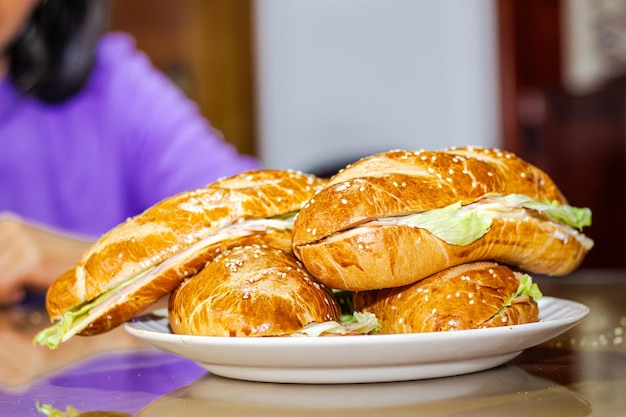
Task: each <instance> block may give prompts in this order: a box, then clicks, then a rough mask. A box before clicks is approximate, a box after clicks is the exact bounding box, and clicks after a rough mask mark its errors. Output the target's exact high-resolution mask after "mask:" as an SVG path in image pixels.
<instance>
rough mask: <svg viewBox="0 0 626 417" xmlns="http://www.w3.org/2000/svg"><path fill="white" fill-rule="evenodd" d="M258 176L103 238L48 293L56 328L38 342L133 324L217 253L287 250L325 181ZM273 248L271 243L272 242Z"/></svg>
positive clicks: (149, 213) (221, 183)
mask: <svg viewBox="0 0 626 417" xmlns="http://www.w3.org/2000/svg"><path fill="white" fill-rule="evenodd" d="M325 181H326V180H322V179H320V178H317V177H315V176H313V175H309V174H304V173H300V172H294V171H282V170H257V171H249V172H244V173H241V174H237V175H234V176H232V177H228V178H225V179H222V180H218V181H216V182H214V183H212V184H210V185H208V186H206V187H204V188H200V189H196V190H191V191H187V192H183V193H180V194H178V195H175V196H172V197H170V198H167V199H165V200H163V201H161V202H159V203H157V204H156V205H154V206H153V207H151V208H149V209H147V210H146V211H144V212H143V213H141V214H139V215H137V216H135V217H133V218H130V219H128V220H127V221H126V222H124V223H122V224H120V225H119V226H117V227H115V228H114V229H112V230H110V231H109V232H108V233H106V234H105V235H103V236H102V237H101V238H100V239H99V240H98V241H97V242H96V243H95V244H94V245H93V246H92V247H91V248H90V249H88V251H87V252H86V253H85V254H84V256H83V257H82V259H81V260H80V261H79V262H78V263H77V264H76V265H75V266H74V267H73V268H72V269H71V270H69V271H67V272H66V273H65V274H63V275H62V276H60V277H59V278H58V279H57V280H56V281H55V282H54V283H53V284H52V285H51V286H50V288H49V289H48V292H47V294H46V308H47V310H48V314H49V315H50V318H51V320H52V321H54V322H55V324H54V325H53V326H52V327H51V328H49V329H46V330H44V331H43V332H42V333H40V334H39V335H37V337H36V339H35V341H36V342H38V343H40V344H46V345H48V346H49V347H51V348H54V347H56V346H57V345H58V343H60V342H62V341H65V340H67V339H69V338H70V337H71V336H72V335H74V334H81V335H94V334H98V333H102V332H105V331H108V330H110V329H112V328H114V327H116V326H118V325H119V324H121V323H123V322H125V321H128V320H130V319H131V318H132V317H134V316H135V315H137V314H138V313H139V312H141V311H142V310H144V309H145V308H147V307H149V306H150V305H152V304H154V303H155V302H156V301H158V300H159V299H161V298H162V297H164V296H166V295H168V294H169V293H170V292H171V291H173V290H174V288H176V286H177V285H178V284H179V283H180V282H181V281H182V280H183V279H184V278H185V277H187V276H191V275H193V274H195V273H196V272H197V271H198V270H200V269H201V268H202V267H203V266H204V265H205V264H206V262H208V261H210V260H211V259H212V258H213V257H215V256H216V255H218V254H219V253H220V251H222V250H226V249H229V248H231V247H234V246H241V245H250V244H255V243H265V244H271V245H274V246H277V247H281V248H284V249H287V250H288V249H289V248H290V243H291V227H292V224H293V215H294V214H295V213H296V212H297V211H298V210H300V208H301V207H302V206H303V205H304V203H305V202H306V201H307V200H308V199H309V198H310V197H311V196H313V195H314V194H315V192H316V191H317V190H319V189H320V188H321V187H322V186H323V185H324V183H325ZM268 239H269V242H273V243H268Z"/></svg>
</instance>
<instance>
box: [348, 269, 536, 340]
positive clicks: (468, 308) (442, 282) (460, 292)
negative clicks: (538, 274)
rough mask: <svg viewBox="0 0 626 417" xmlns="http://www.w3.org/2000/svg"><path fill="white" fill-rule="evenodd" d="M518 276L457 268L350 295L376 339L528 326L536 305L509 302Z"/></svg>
mask: <svg viewBox="0 0 626 417" xmlns="http://www.w3.org/2000/svg"><path fill="white" fill-rule="evenodd" d="M520 276H521V274H520V273H518V272H513V271H512V270H511V269H509V268H507V267H505V266H502V265H498V264H495V263H492V262H477V263H468V264H463V265H459V266H456V267H452V268H449V269H446V270H444V271H442V272H439V273H437V274H434V275H432V276H430V277H428V278H425V279H423V280H421V281H418V282H416V283H414V284H410V285H406V286H403V287H398V288H387V289H383V290H372V291H359V292H355V293H353V303H354V308H355V310H356V311H361V312H371V313H374V314H375V315H376V316H377V317H378V318H379V319H380V320H381V333H387V334H389V333H422V332H437V331H449V330H465V329H479V328H486V327H497V326H508V325H514V324H522V323H532V322H535V321H537V319H538V313H539V312H538V308H537V303H536V302H535V301H534V300H533V299H532V298H530V297H528V296H523V297H521V298H519V299H517V300H515V301H514V302H513V303H512V304H511V305H510V306H509V307H507V308H505V309H504V310H503V311H502V312H500V311H501V310H502V309H503V308H504V306H505V303H507V301H508V300H509V299H510V298H511V297H512V296H513V295H514V294H515V293H516V291H517V289H518V287H519V284H520Z"/></svg>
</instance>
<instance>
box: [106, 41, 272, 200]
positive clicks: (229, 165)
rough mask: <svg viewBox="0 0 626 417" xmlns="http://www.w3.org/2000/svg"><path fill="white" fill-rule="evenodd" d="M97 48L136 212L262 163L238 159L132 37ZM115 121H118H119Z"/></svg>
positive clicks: (229, 145) (235, 152) (234, 150)
mask: <svg viewBox="0 0 626 417" xmlns="http://www.w3.org/2000/svg"><path fill="white" fill-rule="evenodd" d="M108 37H109V38H110V39H109V41H110V42H109V45H107V44H105V45H103V46H102V47H101V48H100V59H101V62H102V65H101V66H102V67H103V69H104V70H105V73H107V74H108V76H109V77H110V80H109V82H108V85H109V87H108V91H107V97H108V100H109V102H110V107H112V108H114V113H115V120H116V122H115V123H119V124H118V125H117V127H116V129H115V132H116V133H115V134H116V135H119V138H118V139H117V140H119V141H120V143H119V146H120V151H121V152H123V156H122V158H121V160H122V161H124V162H123V165H124V166H123V167H122V168H123V169H124V170H125V176H124V178H125V182H126V184H125V187H126V189H127V190H128V193H129V199H130V200H131V201H132V202H133V204H135V205H136V206H137V211H140V210H143V209H145V208H146V207H148V206H150V205H152V204H154V203H156V202H158V201H159V200H161V199H163V198H165V197H168V196H171V195H173V194H176V193H178V192H180V191H184V190H188V189H193V188H197V187H201V186H204V185H206V184H209V183H211V182H213V181H215V180H216V179H218V178H220V177H224V176H229V175H232V174H235V173H237V172H241V171H245V170H250V169H255V168H259V167H260V163H259V161H258V160H256V159H255V158H252V157H251V156H247V155H242V154H240V153H238V152H237V150H236V149H235V147H234V146H233V145H232V144H230V143H228V142H226V141H225V140H224V139H223V138H222V137H221V136H220V135H219V133H218V132H216V131H215V130H214V129H213V127H212V126H211V125H210V123H209V122H208V121H207V120H206V119H205V118H204V117H203V116H202V115H201V114H200V113H199V111H198V108H197V106H196V105H195V103H194V102H192V101H191V100H189V99H188V98H187V97H186V96H185V95H184V94H183V93H182V91H180V90H179V89H178V87H177V86H175V85H174V84H173V83H172V82H171V81H170V80H169V79H168V78H167V77H166V76H165V75H164V74H162V73H161V72H159V71H158V70H157V69H155V68H154V67H153V66H152V65H151V63H150V61H149V60H148V58H147V57H146V56H145V55H144V54H143V53H141V52H139V51H137V50H136V49H134V46H133V42H132V40H131V39H130V38H128V37H126V36H121V35H108ZM118 121H119V122H118Z"/></svg>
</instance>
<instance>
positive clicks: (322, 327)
mask: <svg viewBox="0 0 626 417" xmlns="http://www.w3.org/2000/svg"><path fill="white" fill-rule="evenodd" d="M379 331H380V320H378V318H376V316H375V315H374V314H372V313H359V312H358V311H355V312H354V313H353V314H351V315H349V314H345V315H342V316H341V322H337V321H324V322H321V323H310V324H307V325H306V326H304V327H303V328H302V330H300V331H298V332H295V333H293V334H291V336H310V337H318V336H321V335H322V334H337V335H344V334H348V333H361V334H375V333H378V332H379Z"/></svg>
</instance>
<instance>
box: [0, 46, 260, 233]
mask: <svg viewBox="0 0 626 417" xmlns="http://www.w3.org/2000/svg"><path fill="white" fill-rule="evenodd" d="M258 167H259V163H258V161H256V160H255V159H253V158H251V157H246V156H242V155H239V154H238V153H237V152H236V150H235V149H234V147H232V146H231V145H230V144H227V143H226V142H224V141H222V140H221V139H220V138H219V137H218V136H217V135H216V134H215V133H214V131H213V130H212V128H211V127H210V125H209V124H208V123H207V121H206V120H205V119H204V118H202V116H201V115H200V114H199V112H198V110H197V108H196V106H195V104H193V103H192V102H191V101H190V100H188V99H187V98H186V97H185V96H184V95H183V94H182V93H181V92H180V91H179V90H178V88H177V87H175V86H174V85H173V84H172V83H171V82H170V81H169V80H168V79H167V78H166V77H165V76H164V75H162V74H161V73H160V72H158V71H157V70H155V69H154V68H153V67H152V66H151V64H150V62H149V60H148V59H147V58H146V57H145V55H143V54H142V53H140V52H138V51H137V50H136V49H134V44H133V41H132V40H131V39H130V38H128V37H126V36H124V35H120V34H109V35H106V36H105V37H104V38H103V39H102V41H101V44H100V46H99V49H98V55H97V62H96V68H95V70H94V72H93V74H92V77H91V78H90V80H89V83H88V84H87V86H86V87H85V89H84V90H83V91H82V92H81V93H80V94H79V95H77V96H76V97H74V98H72V99H71V100H69V101H67V102H64V103H62V104H60V105H49V104H45V103H41V102H38V101H36V100H34V99H32V98H29V97H23V96H20V95H18V93H17V92H16V91H15V90H14V89H13V87H12V85H11V84H10V83H9V82H8V81H7V80H0V213H1V212H3V211H9V212H13V213H15V214H17V215H18V216H21V217H22V218H24V219H28V220H31V221H36V222H39V223H44V224H46V225H49V226H53V227H56V228H60V229H62V230H64V231H67V232H70V233H79V234H82V235H86V236H92V237H97V236H99V235H100V234H102V233H104V232H105V231H107V230H108V229H110V228H112V227H113V226H115V225H117V224H118V223H120V222H122V221H123V220H124V219H126V218H127V217H129V216H133V215H135V214H138V213H139V212H141V211H143V210H144V209H146V208H147V207H149V206H150V205H152V204H154V203H156V202H158V201H160V200H162V199H163V198H165V197H168V196H171V195H173V194H175V193H178V192H180V191H183V190H187V189H192V188H196V187H201V186H203V185H206V184H208V183H210V182H213V181H214V180H216V179H217V178H219V177H223V176H228V175H232V174H234V173H236V172H240V171H245V170H249V169H254V168H258Z"/></svg>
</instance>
